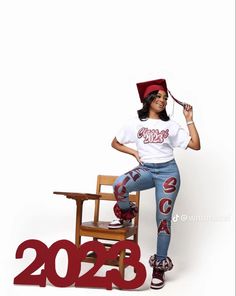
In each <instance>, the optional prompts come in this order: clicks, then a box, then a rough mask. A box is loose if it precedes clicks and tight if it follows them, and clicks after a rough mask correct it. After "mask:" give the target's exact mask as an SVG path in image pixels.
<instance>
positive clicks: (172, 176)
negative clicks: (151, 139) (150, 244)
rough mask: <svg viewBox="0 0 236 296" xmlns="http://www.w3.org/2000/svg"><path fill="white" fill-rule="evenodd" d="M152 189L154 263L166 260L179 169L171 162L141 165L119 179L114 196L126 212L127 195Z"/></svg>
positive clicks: (127, 205)
mask: <svg viewBox="0 0 236 296" xmlns="http://www.w3.org/2000/svg"><path fill="white" fill-rule="evenodd" d="M153 187H155V197H156V223H157V249H156V254H157V259H158V260H162V259H165V258H166V257H167V252H168V248H169V243H170V236H171V218H172V212H173V207H174V203H175V199H176V196H177V194H178V191H179V187H180V175H179V169H178V166H177V164H176V162H175V160H174V159H172V160H170V161H168V162H165V163H143V164H140V165H138V166H137V167H135V168H134V169H132V170H131V171H129V172H127V173H125V174H124V175H121V176H119V177H118V178H117V179H116V180H115V182H114V184H113V189H114V195H115V197H116V200H117V203H118V205H119V207H120V208H121V209H124V210H125V209H128V208H129V193H131V192H133V191H142V190H146V189H149V188H153Z"/></svg>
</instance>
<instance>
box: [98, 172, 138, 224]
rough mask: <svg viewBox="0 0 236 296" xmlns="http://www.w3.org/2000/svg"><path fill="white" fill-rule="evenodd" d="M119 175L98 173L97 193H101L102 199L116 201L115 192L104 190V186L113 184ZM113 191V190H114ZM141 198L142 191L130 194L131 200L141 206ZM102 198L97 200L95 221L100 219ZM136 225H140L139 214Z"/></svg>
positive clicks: (135, 221) (135, 220)
mask: <svg viewBox="0 0 236 296" xmlns="http://www.w3.org/2000/svg"><path fill="white" fill-rule="evenodd" d="M117 178H118V176H108V175H98V176H97V188H96V194H100V195H101V197H100V200H107V201H116V198H115V196H114V193H107V192H102V186H103V185H107V186H113V184H114V182H115V180H116V179H117ZM112 191H113V190H112ZM139 199H140V192H139V191H136V192H135V193H134V192H132V193H130V194H129V200H130V201H132V202H135V204H136V206H137V207H138V208H139ZM100 200H96V201H95V212H94V222H97V221H98V220H99V207H100ZM134 225H136V226H137V225H138V215H137V216H136V217H135V219H134Z"/></svg>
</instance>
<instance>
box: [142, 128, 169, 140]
mask: <svg viewBox="0 0 236 296" xmlns="http://www.w3.org/2000/svg"><path fill="white" fill-rule="evenodd" d="M137 136H138V138H139V139H140V138H143V143H144V144H147V143H163V142H164V139H166V138H168V136H169V130H168V129H166V130H162V131H159V130H158V129H148V128H146V127H142V128H141V129H140V130H139V131H138V134H137Z"/></svg>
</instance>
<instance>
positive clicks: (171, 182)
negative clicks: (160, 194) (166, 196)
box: [163, 177, 177, 193]
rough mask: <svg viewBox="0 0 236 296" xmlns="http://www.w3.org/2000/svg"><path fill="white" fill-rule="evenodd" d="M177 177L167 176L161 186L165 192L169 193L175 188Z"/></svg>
mask: <svg viewBox="0 0 236 296" xmlns="http://www.w3.org/2000/svg"><path fill="white" fill-rule="evenodd" d="M176 184H177V179H176V178H175V177H170V178H168V179H167V180H166V181H165V182H164V184H163V188H164V191H165V192H166V193H171V192H174V191H175V190H176Z"/></svg>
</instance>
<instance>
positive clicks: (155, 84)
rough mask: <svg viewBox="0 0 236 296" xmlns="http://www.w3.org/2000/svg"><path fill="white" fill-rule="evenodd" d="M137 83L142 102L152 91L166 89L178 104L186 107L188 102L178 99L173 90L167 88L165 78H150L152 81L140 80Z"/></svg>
mask: <svg viewBox="0 0 236 296" xmlns="http://www.w3.org/2000/svg"><path fill="white" fill-rule="evenodd" d="M136 85H137V88H138V93H139V97H140V100H141V102H143V100H144V99H146V97H147V96H148V95H149V94H150V93H151V92H153V91H157V90H164V91H165V92H166V93H169V94H170V96H171V97H172V98H173V100H174V101H175V102H177V103H178V104H180V105H181V106H183V107H184V105H185V104H186V103H183V102H181V101H179V100H177V99H176V98H175V97H174V96H173V95H172V94H171V92H170V91H169V90H168V88H167V85H166V81H165V79H157V80H150V81H145V82H139V83H137V84H136Z"/></svg>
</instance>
